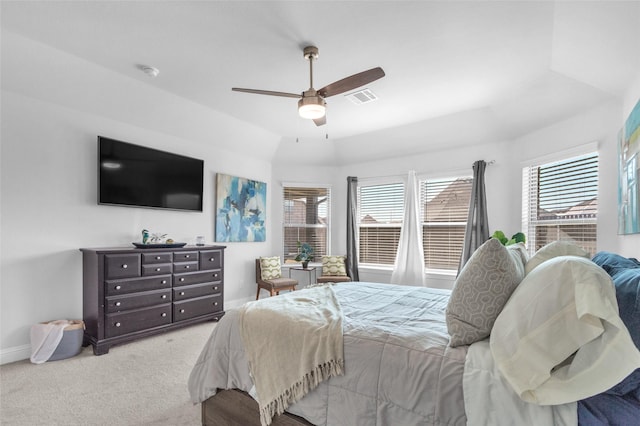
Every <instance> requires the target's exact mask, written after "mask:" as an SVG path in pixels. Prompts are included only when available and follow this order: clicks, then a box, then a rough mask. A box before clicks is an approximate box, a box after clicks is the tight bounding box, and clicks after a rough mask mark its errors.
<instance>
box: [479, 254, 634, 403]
mask: <svg viewBox="0 0 640 426" xmlns="http://www.w3.org/2000/svg"><path fill="white" fill-rule="evenodd" d="M490 346H491V352H492V354H493V357H494V359H495V362H496V365H497V367H498V369H499V370H500V372H501V373H502V374H503V376H504V377H505V379H506V380H507V381H508V382H509V384H510V385H511V386H512V387H513V389H514V390H515V392H516V393H517V394H518V395H519V396H520V398H521V399H523V400H524V401H527V402H532V403H536V404H540V405H549V404H564V403H567V402H573V401H577V400H580V399H583V398H587V397H590V396H593V395H595V394H598V393H600V392H603V391H605V390H607V389H609V388H610V387H611V386H613V385H615V384H616V383H618V382H620V381H621V380H622V379H624V378H625V377H626V376H627V375H628V374H629V373H631V372H632V371H633V370H634V369H636V368H638V367H640V352H638V349H637V348H636V347H635V345H634V344H633V341H632V340H631V336H630V335H629V332H628V330H627V329H626V327H625V325H624V323H623V322H622V320H621V319H620V317H619V316H618V304H617V302H616V293H615V288H614V286H613V283H612V281H611V278H610V277H609V275H607V273H606V272H605V271H604V270H603V269H602V268H600V267H599V266H598V265H596V264H595V263H593V262H591V261H590V260H588V259H585V258H583V257H576V256H559V257H555V258H553V259H550V260H547V261H545V262H543V263H541V264H540V265H539V266H537V267H536V268H535V269H534V270H533V271H532V272H531V273H530V274H528V275H527V276H526V277H525V278H524V280H522V283H520V285H519V286H518V288H517V289H516V290H515V291H514V292H513V295H512V296H511V299H509V301H508V303H507V304H506V306H505V307H504V309H503V310H502V312H501V313H500V315H499V316H498V318H497V319H496V321H495V324H494V326H493V329H492V330H491V337H490Z"/></svg>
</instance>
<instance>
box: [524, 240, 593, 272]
mask: <svg viewBox="0 0 640 426" xmlns="http://www.w3.org/2000/svg"><path fill="white" fill-rule="evenodd" d="M557 256H580V257H585V258H587V259H588V258H589V253H587V252H586V251H585V250H584V249H583V248H582V247H578V246H577V245H575V244H573V243H570V242H568V241H554V242H551V243H549V244H547V245H546V246H544V247H542V248H541V249H540V250H538V251H537V252H535V254H534V255H533V256H531V259H529V261H528V262H527V264H526V265H525V267H524V273H525V275H526V274H528V273H529V272H531V271H533V269H534V268H535V267H536V266H538V265H540V264H541V263H543V262H544V261H546V260H549V259H553V258H554V257H557Z"/></svg>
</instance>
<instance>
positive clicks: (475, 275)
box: [446, 238, 526, 347]
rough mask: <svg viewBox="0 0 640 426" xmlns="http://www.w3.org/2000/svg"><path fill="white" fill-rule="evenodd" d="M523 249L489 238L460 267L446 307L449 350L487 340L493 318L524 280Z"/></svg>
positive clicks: (494, 318)
mask: <svg viewBox="0 0 640 426" xmlns="http://www.w3.org/2000/svg"><path fill="white" fill-rule="evenodd" d="M523 251H524V247H522V246H520V245H518V244H515V245H513V246H509V247H505V246H503V245H502V243H500V241H499V240H497V239H495V238H491V239H490V240H488V241H487V242H485V243H484V244H482V245H481V246H480V247H478V249H477V250H476V251H475V252H474V253H473V255H471V258H470V259H469V260H468V261H467V264H466V265H465V266H464V268H462V271H460V274H459V275H458V278H457V279H456V282H455V284H454V286H453V291H452V292H451V298H450V299H449V304H448V305H447V311H446V321H447V330H448V331H449V335H450V336H451V340H450V342H449V345H450V346H452V347H455V346H461V345H470V344H471V343H474V342H477V341H480V340H482V339H485V338H487V337H489V334H491V328H492V327H493V323H494V322H495V320H496V318H497V317H498V315H499V314H500V312H501V311H502V308H504V305H505V304H506V303H507V300H509V297H510V296H511V293H513V291H514V290H515V289H516V287H517V286H518V284H520V282H521V281H522V279H523V278H524V263H525V258H524V256H525V254H526V251H524V253H523Z"/></svg>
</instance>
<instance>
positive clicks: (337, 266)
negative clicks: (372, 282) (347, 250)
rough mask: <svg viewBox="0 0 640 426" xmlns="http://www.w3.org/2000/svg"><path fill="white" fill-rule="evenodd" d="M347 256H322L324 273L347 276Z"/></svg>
mask: <svg viewBox="0 0 640 426" xmlns="http://www.w3.org/2000/svg"><path fill="white" fill-rule="evenodd" d="M345 259H346V256H322V275H329V276H333V277H346V276H347V267H346V265H345Z"/></svg>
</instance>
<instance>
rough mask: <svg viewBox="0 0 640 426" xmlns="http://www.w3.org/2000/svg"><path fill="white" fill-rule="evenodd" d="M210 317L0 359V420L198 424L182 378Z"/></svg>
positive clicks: (195, 408)
mask: <svg viewBox="0 0 640 426" xmlns="http://www.w3.org/2000/svg"><path fill="white" fill-rule="evenodd" d="M215 324H216V323H214V322H207V323H203V324H198V325H194V326H190V327H187V328H184V329H180V330H175V331H171V332H168V333H164V334H161V335H158V336H154V337H149V338H146V339H142V340H139V341H136V342H132V343H128V344H124V345H120V346H114V347H112V348H111V349H110V350H109V353H108V354H106V355H102V356H94V355H93V351H92V349H91V347H87V348H84V349H83V351H82V353H80V354H79V355H77V356H75V357H72V358H67V359H64V360H59V361H51V362H46V363H44V364H40V365H35V364H31V363H30V362H29V360H25V361H20V362H15V363H11V364H6V365H3V366H0V394H1V399H0V424H1V425H3V426H5V425H30V426H32V425H47V426H48V425H61V426H62V425H63V426H74V425H83V426H84V425H170V426H174V425H176V426H177V425H200V424H201V423H200V406H199V405H193V404H191V402H190V401H189V392H188V390H187V379H188V377H189V373H190V372H191V368H192V367H193V365H194V363H195V361H196V359H197V358H198V356H199V355H200V351H201V350H202V348H203V347H204V344H205V342H206V341H207V339H208V337H209V335H210V334H211V330H213V327H215Z"/></svg>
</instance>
